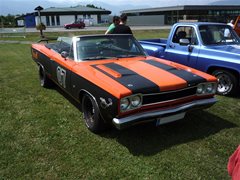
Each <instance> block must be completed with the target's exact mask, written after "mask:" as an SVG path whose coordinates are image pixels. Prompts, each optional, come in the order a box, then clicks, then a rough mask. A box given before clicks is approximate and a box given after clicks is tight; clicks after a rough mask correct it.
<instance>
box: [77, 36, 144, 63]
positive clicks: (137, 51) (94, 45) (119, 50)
mask: <svg viewBox="0 0 240 180" xmlns="http://www.w3.org/2000/svg"><path fill="white" fill-rule="evenodd" d="M135 56H146V54H145V52H144V50H143V49H142V47H141V46H140V44H139V43H138V42H137V41H136V39H135V38H134V37H133V36H132V35H107V36H87V37H81V38H80V40H79V41H77V59H78V60H82V61H89V60H100V59H112V58H124V57H135Z"/></svg>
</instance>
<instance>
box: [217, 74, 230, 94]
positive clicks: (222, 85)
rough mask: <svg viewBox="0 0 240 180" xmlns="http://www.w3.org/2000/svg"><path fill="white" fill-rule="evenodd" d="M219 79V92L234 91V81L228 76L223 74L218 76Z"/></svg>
mask: <svg viewBox="0 0 240 180" xmlns="http://www.w3.org/2000/svg"><path fill="white" fill-rule="evenodd" d="M217 78H218V88H217V90H218V92H219V93H225V92H229V91H230V90H231V89H232V86H233V84H232V81H231V78H230V77H229V76H228V75H226V74H221V75H218V76H217Z"/></svg>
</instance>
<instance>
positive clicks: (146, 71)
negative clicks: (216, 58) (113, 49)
mask: <svg viewBox="0 0 240 180" xmlns="http://www.w3.org/2000/svg"><path fill="white" fill-rule="evenodd" d="M83 71H85V72H83ZM81 74H82V75H84V76H85V78H87V79H88V78H89V80H90V81H91V82H93V83H95V84H97V85H98V86H99V87H101V88H104V89H105V90H107V91H111V92H114V94H117V96H122V95H123V94H125V95H126V94H127V95H130V94H136V93H142V94H149V93H159V92H164V91H173V90H177V89H182V88H187V87H191V86H196V84H198V83H202V82H206V81H208V80H209V79H211V78H212V80H213V81H214V80H215V78H214V77H212V76H210V75H207V74H205V73H202V72H200V71H197V70H193V69H191V68H189V67H186V66H183V65H179V64H176V63H173V62H170V61H166V60H162V59H158V58H153V57H151V58H147V59H143V58H137V59H136V58H135V59H134V60H129V59H120V60H117V61H116V60H115V61H108V62H104V63H101V64H99V62H98V63H90V64H88V66H87V68H84V69H83V70H82V71H81ZM112 94H113V93H112Z"/></svg>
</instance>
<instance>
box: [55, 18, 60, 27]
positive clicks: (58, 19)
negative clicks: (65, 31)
mask: <svg viewBox="0 0 240 180" xmlns="http://www.w3.org/2000/svg"><path fill="white" fill-rule="evenodd" d="M56 20H57V25H58V26H60V17H59V15H57V16H56Z"/></svg>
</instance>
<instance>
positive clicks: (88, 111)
mask: <svg viewBox="0 0 240 180" xmlns="http://www.w3.org/2000/svg"><path fill="white" fill-rule="evenodd" d="M82 112H83V118H84V121H85V124H86V126H87V128H88V129H89V130H90V131H91V132H93V133H96V134H98V133H100V132H102V131H103V130H105V129H106V127H107V126H106V124H105V123H104V121H103V119H102V117H101V115H100V112H99V108H98V105H97V103H96V101H95V100H94V99H93V97H92V96H90V95H88V94H85V95H84V96H83V98H82Z"/></svg>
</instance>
